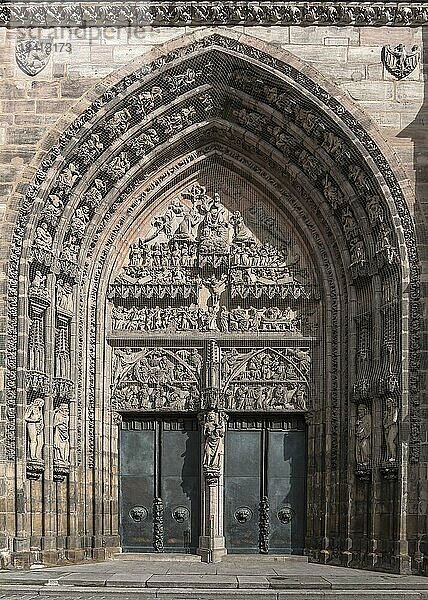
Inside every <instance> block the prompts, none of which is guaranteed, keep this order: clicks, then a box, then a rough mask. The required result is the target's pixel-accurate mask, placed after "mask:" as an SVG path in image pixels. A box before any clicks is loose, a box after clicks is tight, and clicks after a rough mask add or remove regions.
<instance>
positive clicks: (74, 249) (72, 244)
mask: <svg viewBox="0 0 428 600" xmlns="http://www.w3.org/2000/svg"><path fill="white" fill-rule="evenodd" d="M79 249H80V246H79V240H78V237H77V236H76V235H74V234H71V235H70V237H69V238H68V240H67V241H65V242H64V245H63V249H62V255H61V258H62V259H64V260H68V261H70V262H74V263H75V262H77V256H78V254H79Z"/></svg>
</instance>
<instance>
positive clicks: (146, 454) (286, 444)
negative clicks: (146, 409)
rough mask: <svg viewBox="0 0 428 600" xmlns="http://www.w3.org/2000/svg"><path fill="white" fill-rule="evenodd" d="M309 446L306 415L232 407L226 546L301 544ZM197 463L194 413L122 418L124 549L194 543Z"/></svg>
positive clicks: (286, 547) (295, 547)
mask: <svg viewBox="0 0 428 600" xmlns="http://www.w3.org/2000/svg"><path fill="white" fill-rule="evenodd" d="M305 446H306V443H305V428H304V421H303V419H300V418H298V417H287V418H278V417H268V416H264V417H260V418H257V417H254V418H253V417H248V416H245V417H244V416H234V415H230V418H229V420H228V429H227V432H226V436H225V461H224V499H223V501H224V533H225V542H226V549H227V551H228V552H229V553H260V552H262V553H267V552H270V553H273V554H275V553H287V554H290V553H295V554H301V553H302V552H303V548H304V531H305V475H306V474H305V470H306V465H305V456H306V453H305ZM200 465H201V440H200V430H199V424H198V421H197V419H196V418H190V417H186V418H184V417H183V418H181V417H175V418H172V417H171V418H168V417H159V418H148V417H141V418H140V417H138V418H127V419H124V420H123V421H122V423H121V431H120V503H121V534H122V547H123V550H124V551H125V552H126V551H128V552H129V551H134V552H153V551H156V552H186V553H195V552H196V551H197V548H198V541H199V535H200V530H201V524H200V514H201V513H200V508H201V503H202V498H201V491H202V490H201V466H200ZM218 509H219V510H220V507H218Z"/></svg>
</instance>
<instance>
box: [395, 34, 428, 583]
mask: <svg viewBox="0 0 428 600" xmlns="http://www.w3.org/2000/svg"><path fill="white" fill-rule="evenodd" d="M420 69H421V74H422V76H423V78H424V100H423V103H422V107H421V109H420V111H419V113H418V114H417V116H416V118H415V119H414V121H413V122H412V123H410V125H408V126H407V127H406V128H405V129H403V131H401V133H400V134H399V135H398V136H397V137H400V138H410V139H411V140H412V141H413V144H414V146H413V152H414V155H413V164H414V168H415V194H416V202H415V207H414V220H415V226H416V237H417V241H418V250H419V258H420V262H421V273H422V281H421V301H422V313H423V320H422V323H421V349H422V353H421V370H420V385H421V389H422V391H423V397H422V399H421V427H422V431H421V439H422V445H421V464H420V469H419V477H420V486H419V490H418V496H419V498H418V500H419V501H418V503H417V505H418V506H417V512H418V516H417V519H416V521H417V523H414V524H411V525H410V528H411V530H413V531H412V533H413V532H414V530H415V529H416V528H417V529H418V536H417V537H418V538H419V539H420V542H421V543H420V548H419V550H420V552H421V553H422V555H425V563H426V564H425V570H427V569H428V516H427V515H428V501H427V500H426V499H427V498H428V480H427V478H426V475H425V476H424V475H423V473H424V472H425V473H426V472H427V470H426V468H425V469H424V467H426V466H427V465H428V443H427V440H428V393H427V390H428V27H423V29H422V48H421V64H420ZM424 441H425V443H424ZM415 537H416V536H415ZM427 574H428V571H427Z"/></svg>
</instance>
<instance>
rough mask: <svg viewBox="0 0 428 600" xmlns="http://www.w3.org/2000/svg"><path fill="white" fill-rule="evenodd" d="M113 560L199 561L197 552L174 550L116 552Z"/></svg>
mask: <svg viewBox="0 0 428 600" xmlns="http://www.w3.org/2000/svg"><path fill="white" fill-rule="evenodd" d="M113 560H137V561H141V562H164V561H170V562H190V563H196V562H199V563H200V562H201V557H200V556H198V555H197V554H179V553H175V552H123V553H121V552H118V553H117V554H114V555H113Z"/></svg>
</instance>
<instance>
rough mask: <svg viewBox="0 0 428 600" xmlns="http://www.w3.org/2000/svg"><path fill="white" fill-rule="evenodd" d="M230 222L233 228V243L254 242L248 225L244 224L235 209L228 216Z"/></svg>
mask: <svg viewBox="0 0 428 600" xmlns="http://www.w3.org/2000/svg"><path fill="white" fill-rule="evenodd" d="M230 223H231V225H233V228H234V237H233V241H234V242H235V243H243V242H249V241H250V242H252V241H254V242H255V238H254V236H253V234H252V233H251V231H250V230H249V229H248V227H247V226H246V225H245V222H244V219H243V217H242V215H241V213H240V212H239V211H238V210H237V211H235V212H234V213H233V215H232V216H231V218H230Z"/></svg>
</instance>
